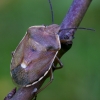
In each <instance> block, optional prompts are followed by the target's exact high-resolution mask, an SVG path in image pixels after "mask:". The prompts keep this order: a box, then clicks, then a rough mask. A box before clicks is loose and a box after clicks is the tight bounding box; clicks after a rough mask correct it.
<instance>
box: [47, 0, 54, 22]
mask: <svg viewBox="0 0 100 100" xmlns="http://www.w3.org/2000/svg"><path fill="white" fill-rule="evenodd" d="M48 2H49V5H50V11H51V16H52V24H53V23H54V14H53V8H52V3H51V0H48Z"/></svg>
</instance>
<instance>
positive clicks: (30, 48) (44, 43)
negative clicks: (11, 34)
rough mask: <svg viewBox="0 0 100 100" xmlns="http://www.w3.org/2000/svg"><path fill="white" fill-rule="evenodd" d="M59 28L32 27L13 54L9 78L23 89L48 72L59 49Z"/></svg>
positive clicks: (54, 25)
mask: <svg viewBox="0 0 100 100" xmlns="http://www.w3.org/2000/svg"><path fill="white" fill-rule="evenodd" d="M58 31H59V26H58V25H56V24H53V25H50V26H32V27H30V28H29V29H28V31H27V33H26V35H25V36H24V38H23V39H22V40H21V42H20V43H19V45H18V46H17V48H16V50H15V51H14V52H13V56H12V61H11V67H10V69H11V76H12V78H13V80H14V81H15V82H16V83H17V84H18V85H19V86H23V87H28V86H31V85H34V84H36V83H37V82H38V81H40V80H41V79H42V78H43V77H44V76H45V75H46V74H47V73H48V71H49V70H50V68H51V66H52V63H53V61H54V59H55V57H56V55H57V52H58V50H59V49H60V48H61V46H60V40H59V36H58V35H57V33H58Z"/></svg>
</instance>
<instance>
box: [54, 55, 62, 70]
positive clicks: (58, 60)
mask: <svg viewBox="0 0 100 100" xmlns="http://www.w3.org/2000/svg"><path fill="white" fill-rule="evenodd" d="M55 60H56V61H57V63H59V65H60V66H59V67H56V66H55V65H54V64H53V69H54V70H56V69H60V68H62V67H63V64H62V63H61V61H60V59H59V58H58V57H57V56H56V58H55Z"/></svg>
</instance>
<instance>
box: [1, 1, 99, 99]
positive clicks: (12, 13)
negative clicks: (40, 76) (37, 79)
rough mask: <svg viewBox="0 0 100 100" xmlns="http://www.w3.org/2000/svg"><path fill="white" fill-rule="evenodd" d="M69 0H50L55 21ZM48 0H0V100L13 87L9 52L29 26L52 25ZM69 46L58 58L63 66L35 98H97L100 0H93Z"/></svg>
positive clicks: (58, 20)
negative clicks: (89, 29) (83, 28)
mask: <svg viewBox="0 0 100 100" xmlns="http://www.w3.org/2000/svg"><path fill="white" fill-rule="evenodd" d="M71 3H72V0H52V5H53V11H54V18H55V20H54V21H55V23H56V24H60V23H61V22H62V20H63V18H64V16H65V14H66V12H67V11H68V9H69V7H70V5H71ZM51 23H52V22H51V13H50V8H49V3H48V0H0V100H3V98H4V97H5V96H6V95H7V94H8V93H9V92H10V91H11V90H12V89H13V88H14V87H15V84H14V83H13V82H12V79H11V76H10V61H11V52H12V51H14V50H15V48H16V46H17V45H18V43H19V41H20V40H21V39H22V37H23V36H24V34H25V32H26V30H27V29H28V27H30V26H33V25H43V24H44V25H49V24H51ZM80 26H81V27H86V28H89V27H91V28H94V29H95V30H96V31H95V32H92V31H87V30H78V31H77V32H76V34H75V39H74V41H73V42H74V43H73V46H72V48H71V49H70V50H69V51H68V52H67V53H66V54H65V55H64V56H63V57H62V58H61V61H62V63H63V64H64V68H63V69H61V70H58V71H56V72H55V73H54V81H53V83H52V84H51V85H49V86H48V87H47V88H46V89H45V90H44V91H42V92H41V93H40V94H39V95H38V100H100V1H99V0H93V1H92V3H91V5H90V7H89V9H88V11H87V12H86V14H85V16H84V18H83V20H82V22H81V24H80Z"/></svg>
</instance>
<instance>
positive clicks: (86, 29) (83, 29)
mask: <svg viewBox="0 0 100 100" xmlns="http://www.w3.org/2000/svg"><path fill="white" fill-rule="evenodd" d="M70 29H82V30H90V31H95V30H94V29H92V28H84V27H74V28H66V29H61V30H60V31H62V30H70ZM60 31H59V32H60Z"/></svg>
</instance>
